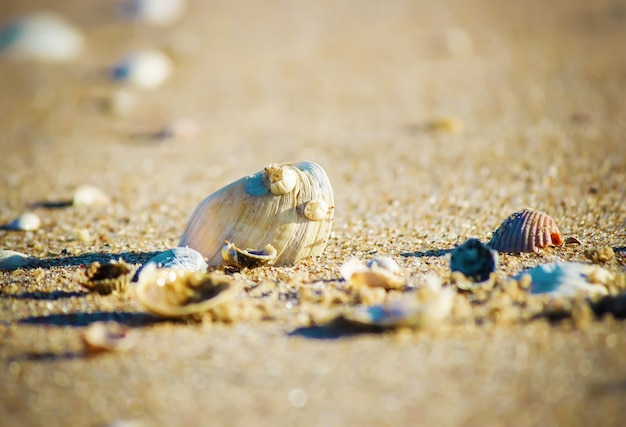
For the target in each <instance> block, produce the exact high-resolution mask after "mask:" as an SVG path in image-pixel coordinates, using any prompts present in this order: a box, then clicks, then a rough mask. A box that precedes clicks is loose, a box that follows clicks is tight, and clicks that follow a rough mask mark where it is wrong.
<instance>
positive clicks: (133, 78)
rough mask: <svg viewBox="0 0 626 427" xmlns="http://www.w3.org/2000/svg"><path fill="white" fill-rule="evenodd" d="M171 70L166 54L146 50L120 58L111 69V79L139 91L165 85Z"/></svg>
mask: <svg viewBox="0 0 626 427" xmlns="http://www.w3.org/2000/svg"><path fill="white" fill-rule="evenodd" d="M172 69H173V64H172V61H171V60H170V58H169V57H168V56H167V55H166V54H164V53H163V52H161V51H159V50H156V49H146V50H142V51H137V52H134V53H132V54H129V55H127V56H126V57H124V58H122V59H121V60H120V61H119V62H118V63H117V64H116V65H115V66H114V67H113V69H112V71H111V78H112V79H113V80H114V81H118V82H123V83H128V84H131V85H133V86H136V87H138V88H141V89H154V88H157V87H159V86H161V85H162V84H163V83H165V81H166V80H167V79H168V78H169V77H170V74H172Z"/></svg>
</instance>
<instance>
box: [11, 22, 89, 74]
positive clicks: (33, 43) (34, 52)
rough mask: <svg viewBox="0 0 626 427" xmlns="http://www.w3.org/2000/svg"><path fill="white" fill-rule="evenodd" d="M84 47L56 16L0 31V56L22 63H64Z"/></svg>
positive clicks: (74, 31) (72, 29)
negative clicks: (18, 60)
mask: <svg viewBox="0 0 626 427" xmlns="http://www.w3.org/2000/svg"><path fill="white" fill-rule="evenodd" d="M83 44H84V40H83V35H82V34H81V33H80V31H79V30H78V29H76V28H75V27H74V26H72V25H71V24H70V23H68V22H67V20H65V18H63V17H62V16H60V15H56V14H53V13H38V14H34V15H30V16H26V17H24V18H21V19H16V20H14V21H12V22H9V23H8V24H7V25H5V26H4V27H3V28H1V29H0V55H6V56H8V57H11V58H16V59H22V60H35V61H48V62H65V61H69V60H71V59H73V58H74V57H75V56H76V55H78V53H79V52H80V50H81V48H82V46H83Z"/></svg>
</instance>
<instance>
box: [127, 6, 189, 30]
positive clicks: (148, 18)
mask: <svg viewBox="0 0 626 427" xmlns="http://www.w3.org/2000/svg"><path fill="white" fill-rule="evenodd" d="M186 9H187V1H186V0H122V1H121V2H120V12H121V13H122V15H123V16H124V17H125V18H127V19H131V20H133V21H138V22H144V23H146V24H149V25H155V26H159V27H164V26H169V25H173V24H175V23H176V22H178V21H179V20H180V19H181V18H182V17H183V15H184V14H185V11H186Z"/></svg>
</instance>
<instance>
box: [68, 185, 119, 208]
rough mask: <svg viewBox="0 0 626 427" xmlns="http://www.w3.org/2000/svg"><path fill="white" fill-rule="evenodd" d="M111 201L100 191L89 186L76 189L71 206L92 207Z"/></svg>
mask: <svg viewBox="0 0 626 427" xmlns="http://www.w3.org/2000/svg"><path fill="white" fill-rule="evenodd" d="M110 201H111V199H110V198H109V196H107V195H106V194H104V193H103V192H102V190H99V189H98V188H96V187H91V186H89V185H84V186H82V187H78V189H77V190H76V192H75V193H74V198H73V199H72V204H73V205H74V206H92V205H106V204H108V203H109V202H110Z"/></svg>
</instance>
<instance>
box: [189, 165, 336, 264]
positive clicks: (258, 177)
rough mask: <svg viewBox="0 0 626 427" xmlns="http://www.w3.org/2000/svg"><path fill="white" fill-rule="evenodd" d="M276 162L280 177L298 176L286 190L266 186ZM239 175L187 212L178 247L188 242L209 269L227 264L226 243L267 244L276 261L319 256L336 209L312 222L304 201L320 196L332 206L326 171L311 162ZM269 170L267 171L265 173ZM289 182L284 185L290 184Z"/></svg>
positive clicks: (253, 248) (253, 247)
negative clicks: (201, 256) (281, 192)
mask: <svg viewBox="0 0 626 427" xmlns="http://www.w3.org/2000/svg"><path fill="white" fill-rule="evenodd" d="M276 166H278V167H280V168H282V169H283V170H284V172H286V173H283V174H282V175H283V177H284V176H288V175H290V174H292V173H293V174H295V176H297V180H296V185H295V187H294V188H293V189H292V190H291V191H288V192H286V193H284V194H280V195H275V194H273V193H272V190H271V189H270V187H271V185H272V184H273V183H275V181H273V178H272V175H270V174H271V173H273V171H274V170H275V169H273V168H275V167H276ZM270 167H271V168H272V169H268V168H269V167H268V168H266V169H264V170H262V171H259V172H257V173H255V174H253V175H250V176H247V177H244V178H241V179H239V180H237V181H235V182H233V183H231V184H229V185H227V186H226V187H223V188H222V189H220V190H218V191H216V192H215V193H213V194H211V195H210V196H209V197H207V198H206V199H204V200H203V201H202V202H201V203H200V204H199V205H198V207H196V209H195V211H194V212H193V214H192V215H191V218H190V219H189V221H188V223H187V226H186V228H185V231H184V232H183V235H182V237H181V239H180V242H179V246H189V247H190V248H193V249H195V250H197V251H198V252H200V253H201V254H202V255H204V256H205V257H206V258H207V262H208V264H209V266H210V267H213V266H220V265H225V264H228V262H226V261H225V260H224V258H223V255H222V249H223V247H224V241H228V242H230V243H231V244H233V245H236V247H238V248H251V249H249V250H248V251H260V250H262V249H263V248H265V247H266V246H267V245H271V246H272V247H273V248H274V249H275V250H276V257H275V259H274V260H273V261H272V263H273V264H275V265H289V264H293V263H295V262H296V261H298V260H300V259H303V258H307V257H312V256H319V255H320V254H321V253H322V251H323V250H324V247H325V246H326V242H327V240H328V237H329V236H330V230H331V227H332V222H333V217H334V215H333V214H334V210H333V209H329V211H328V215H327V216H326V217H325V218H323V219H321V220H315V221H312V220H310V219H308V218H307V217H306V216H305V214H304V209H305V206H306V204H307V203H309V202H311V201H314V200H323V201H324V202H325V203H327V204H328V206H333V204H334V199H333V192H332V188H331V185H330V181H329V180H328V177H327V175H326V173H325V172H324V170H323V169H322V168H321V167H320V166H319V165H317V164H316V163H313V162H301V163H285V164H281V165H270ZM268 170H269V172H268ZM288 187H289V186H288V185H287V186H286V187H285V188H288Z"/></svg>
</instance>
